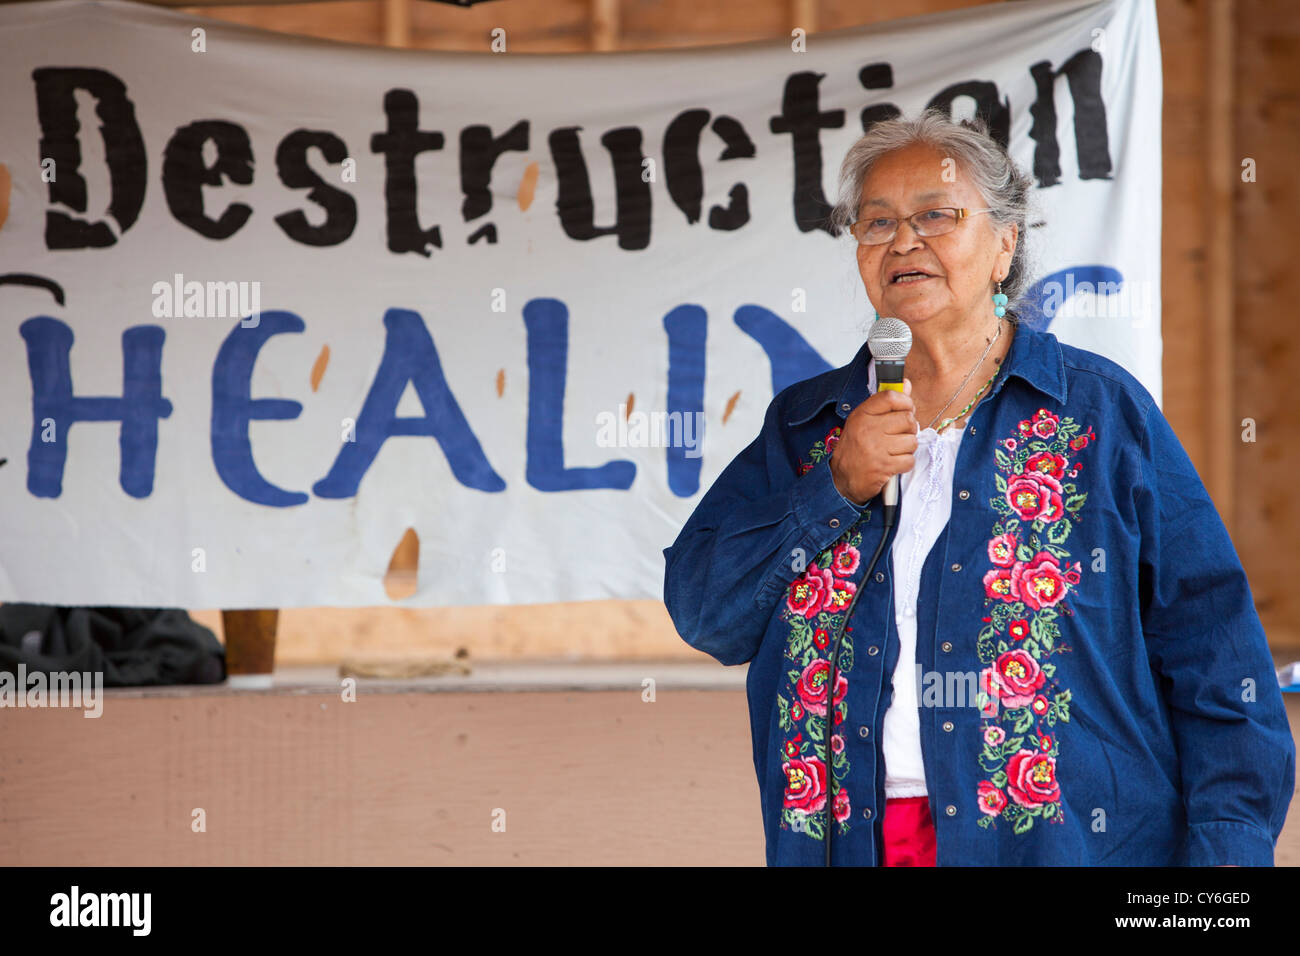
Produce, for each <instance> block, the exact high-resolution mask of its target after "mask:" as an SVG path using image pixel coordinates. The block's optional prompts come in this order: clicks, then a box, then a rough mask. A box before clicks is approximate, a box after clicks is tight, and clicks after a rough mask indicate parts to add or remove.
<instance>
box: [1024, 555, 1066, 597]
mask: <svg viewBox="0 0 1300 956" xmlns="http://www.w3.org/2000/svg"><path fill="white" fill-rule="evenodd" d="M1068 588H1069V584H1068V583H1067V581H1066V579H1065V575H1063V574H1062V573H1061V569H1060V567H1059V566H1058V565H1057V561H1056V556H1055V555H1053V554H1052V553H1051V552H1048V551H1039V552H1038V554H1036V555H1034V557H1033V559H1032V560H1030V561H1017V562H1016V565H1015V567H1013V568H1012V569H1011V591H1012V593H1013V594H1014V595H1015V596H1016V597H1018V598H1019V599H1020V600H1022V601H1024V602H1025V605H1026V606H1027V607H1028V608H1029V609H1030V610H1033V611H1037V610H1039V609H1040V608H1045V607H1052V606H1054V605H1056V604H1059V603H1060V602H1061V600H1062V599H1063V598H1064V597H1065V594H1066V591H1067V590H1068Z"/></svg>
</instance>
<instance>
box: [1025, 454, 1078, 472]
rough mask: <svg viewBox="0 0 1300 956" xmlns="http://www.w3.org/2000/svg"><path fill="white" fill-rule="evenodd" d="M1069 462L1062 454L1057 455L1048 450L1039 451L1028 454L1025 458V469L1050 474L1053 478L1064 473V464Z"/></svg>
mask: <svg viewBox="0 0 1300 956" xmlns="http://www.w3.org/2000/svg"><path fill="white" fill-rule="evenodd" d="M1067 464H1069V463H1068V462H1067V461H1066V460H1065V456H1064V455H1058V454H1056V453H1054V452H1050V451H1039V452H1035V453H1034V454H1032V455H1030V456H1029V457H1028V458H1027V459H1026V460H1025V471H1032V472H1037V473H1038V474H1041V475H1051V476H1052V477H1053V478H1060V477H1061V475H1063V474H1065V466H1066V465H1067Z"/></svg>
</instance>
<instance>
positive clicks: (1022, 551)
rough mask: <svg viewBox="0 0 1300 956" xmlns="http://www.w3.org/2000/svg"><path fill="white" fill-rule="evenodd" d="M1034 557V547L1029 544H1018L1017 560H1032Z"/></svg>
mask: <svg viewBox="0 0 1300 956" xmlns="http://www.w3.org/2000/svg"><path fill="white" fill-rule="evenodd" d="M1033 559H1034V549H1033V548H1031V547H1029V545H1027V544H1018V545H1016V560H1017V561H1032V560H1033Z"/></svg>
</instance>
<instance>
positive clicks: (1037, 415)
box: [1032, 408, 1061, 438]
mask: <svg viewBox="0 0 1300 956" xmlns="http://www.w3.org/2000/svg"><path fill="white" fill-rule="evenodd" d="M1060 421H1061V416H1059V415H1053V414H1052V413H1051V412H1049V411H1048V410H1047V409H1045V408H1040V409H1039V410H1038V411H1036V412H1034V421H1033V426H1032V427H1033V430H1034V434H1035V435H1037V436H1038V437H1039V438H1051V437H1052V436H1053V435H1055V434H1056V426H1057V425H1058V424H1059V423H1060Z"/></svg>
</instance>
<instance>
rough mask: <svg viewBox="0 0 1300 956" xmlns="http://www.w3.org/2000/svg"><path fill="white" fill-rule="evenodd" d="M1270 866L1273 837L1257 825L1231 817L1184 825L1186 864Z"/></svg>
mask: <svg viewBox="0 0 1300 956" xmlns="http://www.w3.org/2000/svg"><path fill="white" fill-rule="evenodd" d="M1224 864H1232V865H1235V866H1272V865H1273V837H1272V836H1271V835H1270V834H1269V833H1268V832H1266V831H1264V830H1261V829H1260V828H1259V827H1256V826H1251V825H1250V824H1249V823H1237V822H1236V821H1232V820H1214V821H1211V822H1209V823H1193V824H1192V825H1191V826H1189V827H1188V828H1187V865H1188V866H1223V865H1224Z"/></svg>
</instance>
